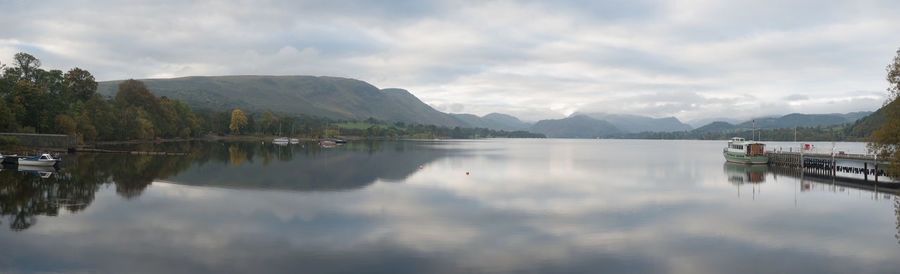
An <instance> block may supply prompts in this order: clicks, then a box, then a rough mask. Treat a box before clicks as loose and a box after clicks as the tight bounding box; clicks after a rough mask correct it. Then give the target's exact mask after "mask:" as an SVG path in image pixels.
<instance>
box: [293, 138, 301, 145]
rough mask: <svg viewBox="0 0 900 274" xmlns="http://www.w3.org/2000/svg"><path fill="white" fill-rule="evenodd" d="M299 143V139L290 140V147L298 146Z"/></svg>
mask: <svg viewBox="0 0 900 274" xmlns="http://www.w3.org/2000/svg"><path fill="white" fill-rule="evenodd" d="M299 143H300V139H297V138H291V144H292V145H296V144H299Z"/></svg>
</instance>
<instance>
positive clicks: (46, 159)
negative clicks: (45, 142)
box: [19, 153, 62, 166]
mask: <svg viewBox="0 0 900 274" xmlns="http://www.w3.org/2000/svg"><path fill="white" fill-rule="evenodd" d="M59 161H62V159H54V158H53V156H50V154H47V153H44V154H41V155H40V156H34V157H28V158H19V165H20V166H54V165H56V164H57V163H59Z"/></svg>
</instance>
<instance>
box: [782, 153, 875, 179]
mask: <svg viewBox="0 0 900 274" xmlns="http://www.w3.org/2000/svg"><path fill="white" fill-rule="evenodd" d="M766 153H767V154H768V155H769V165H770V166H777V167H788V168H796V169H799V170H802V171H803V172H804V173H808V174H815V175H821V176H830V177H836V176H837V175H838V173H844V174H860V175H863V180H864V181H868V180H869V177H872V180H874V181H875V183H878V177H886V176H887V173H886V172H885V171H884V169H882V168H883V167H885V166H887V165H888V164H889V163H888V162H887V161H884V160H879V159H878V157H877V156H875V155H868V154H846V153H835V154H823V153H808V152H804V151H802V150H801V151H800V152H793V151H790V152H784V151H768V152H766Z"/></svg>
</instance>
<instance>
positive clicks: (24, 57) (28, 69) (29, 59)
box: [13, 52, 41, 82]
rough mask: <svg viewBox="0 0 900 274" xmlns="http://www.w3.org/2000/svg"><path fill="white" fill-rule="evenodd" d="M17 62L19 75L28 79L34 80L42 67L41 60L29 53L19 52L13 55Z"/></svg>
mask: <svg viewBox="0 0 900 274" xmlns="http://www.w3.org/2000/svg"><path fill="white" fill-rule="evenodd" d="M13 60H15V62H16V67H15V69H16V72H18V73H17V74H18V76H19V77H20V78H23V79H25V80H27V81H31V82H34V79H35V78H36V72H37V70H38V68H39V67H41V60H38V59H37V58H35V57H34V56H32V55H31V54H28V53H24V52H19V53H16V55H15V56H14V57H13Z"/></svg>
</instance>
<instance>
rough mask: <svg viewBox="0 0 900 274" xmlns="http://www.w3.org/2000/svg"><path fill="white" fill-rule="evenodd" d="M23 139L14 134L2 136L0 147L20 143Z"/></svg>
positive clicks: (0, 137)
mask: <svg viewBox="0 0 900 274" xmlns="http://www.w3.org/2000/svg"><path fill="white" fill-rule="evenodd" d="M19 142H21V140H19V138H17V137H13V136H0V147H10V146H15V145H18V144H19Z"/></svg>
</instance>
